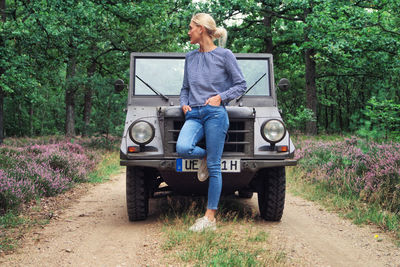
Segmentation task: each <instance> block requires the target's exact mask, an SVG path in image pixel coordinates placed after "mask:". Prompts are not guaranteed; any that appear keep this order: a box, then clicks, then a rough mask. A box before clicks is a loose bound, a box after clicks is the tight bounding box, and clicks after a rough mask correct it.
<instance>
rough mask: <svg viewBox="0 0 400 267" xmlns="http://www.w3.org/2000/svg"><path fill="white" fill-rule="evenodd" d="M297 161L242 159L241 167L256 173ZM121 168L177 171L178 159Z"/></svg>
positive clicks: (128, 162)
mask: <svg viewBox="0 0 400 267" xmlns="http://www.w3.org/2000/svg"><path fill="white" fill-rule="evenodd" d="M296 164H297V160H294V159H280V160H265V159H241V160H240V165H241V166H240V167H241V171H244V172H249V171H251V172H256V171H258V170H259V169H263V168H271V167H282V166H295V165H296ZM120 165H121V166H140V167H149V168H155V169H158V170H166V171H167V170H168V171H171V170H176V159H141V160H139V159H134V160H121V161H120Z"/></svg>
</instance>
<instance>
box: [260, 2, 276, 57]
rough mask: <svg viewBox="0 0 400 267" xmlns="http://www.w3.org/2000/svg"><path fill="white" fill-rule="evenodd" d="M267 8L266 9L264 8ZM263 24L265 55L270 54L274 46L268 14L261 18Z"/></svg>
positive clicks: (269, 15) (270, 17)
mask: <svg viewBox="0 0 400 267" xmlns="http://www.w3.org/2000/svg"><path fill="white" fill-rule="evenodd" d="M266 8H268V7H266ZM263 24H264V26H265V31H266V34H265V35H264V44H265V51H264V52H265V53H270V54H272V53H273V51H274V45H273V43H272V28H271V26H272V16H271V14H270V13H266V14H265V16H264V18H263Z"/></svg>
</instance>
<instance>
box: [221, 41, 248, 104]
mask: <svg viewBox="0 0 400 267" xmlns="http://www.w3.org/2000/svg"><path fill="white" fill-rule="evenodd" d="M225 68H226V71H227V72H228V74H229V75H230V77H231V79H232V86H231V88H229V89H228V90H226V91H225V92H222V93H220V94H219V95H220V97H221V100H222V102H224V103H228V102H229V101H231V100H232V99H235V98H236V97H238V96H240V95H242V94H243V93H244V92H245V91H246V81H245V80H244V77H243V74H242V71H241V70H240V68H239V65H238V63H237V60H236V57H235V56H234V55H233V53H232V51H230V50H229V49H227V52H226V54H225Z"/></svg>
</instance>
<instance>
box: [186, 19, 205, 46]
mask: <svg viewBox="0 0 400 267" xmlns="http://www.w3.org/2000/svg"><path fill="white" fill-rule="evenodd" d="M201 28H202V27H201V26H199V25H196V23H194V22H193V21H191V22H190V24H189V31H188V35H189V37H190V43H191V44H197V43H199V42H200V38H201V31H202V29H201Z"/></svg>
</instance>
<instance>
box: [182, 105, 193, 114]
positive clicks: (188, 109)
mask: <svg viewBox="0 0 400 267" xmlns="http://www.w3.org/2000/svg"><path fill="white" fill-rule="evenodd" d="M182 110H183V113H184V114H185V115H186V112H188V111H191V110H192V108H191V107H190V106H189V105H184V106H183V107H182Z"/></svg>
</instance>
